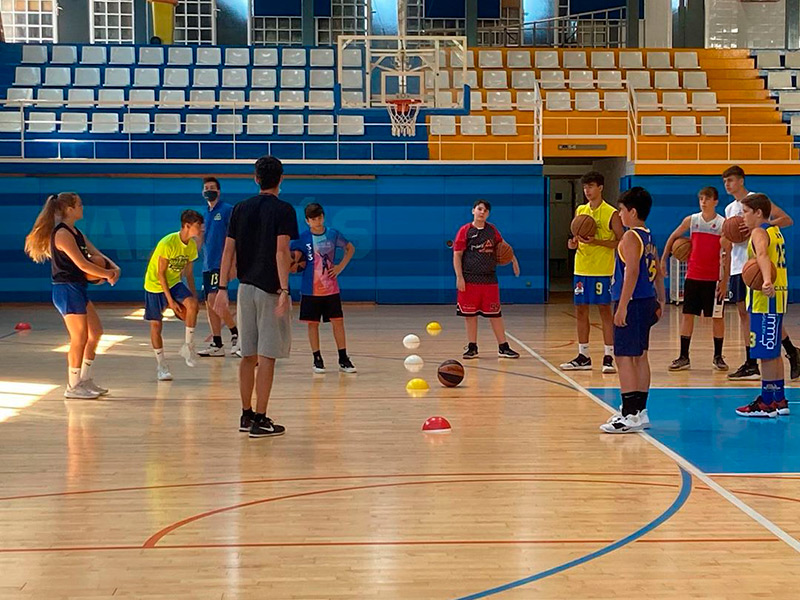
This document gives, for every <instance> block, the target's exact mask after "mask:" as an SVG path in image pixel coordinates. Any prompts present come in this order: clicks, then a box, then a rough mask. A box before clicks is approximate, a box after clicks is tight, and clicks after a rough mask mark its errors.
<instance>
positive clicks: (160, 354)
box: [153, 348, 164, 367]
mask: <svg viewBox="0 0 800 600" xmlns="http://www.w3.org/2000/svg"><path fill="white" fill-rule="evenodd" d="M153 352H155V353H156V360H157V361H158V366H159V367H160V366H161V365H163V364H164V349H163V348H153Z"/></svg>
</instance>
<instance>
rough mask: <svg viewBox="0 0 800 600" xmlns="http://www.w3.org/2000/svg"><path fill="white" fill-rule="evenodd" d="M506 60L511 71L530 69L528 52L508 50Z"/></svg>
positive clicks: (529, 54)
mask: <svg viewBox="0 0 800 600" xmlns="http://www.w3.org/2000/svg"><path fill="white" fill-rule="evenodd" d="M507 60H508V66H509V67H510V68H512V69H530V68H531V53H530V51H528V50H509V51H508V57H507Z"/></svg>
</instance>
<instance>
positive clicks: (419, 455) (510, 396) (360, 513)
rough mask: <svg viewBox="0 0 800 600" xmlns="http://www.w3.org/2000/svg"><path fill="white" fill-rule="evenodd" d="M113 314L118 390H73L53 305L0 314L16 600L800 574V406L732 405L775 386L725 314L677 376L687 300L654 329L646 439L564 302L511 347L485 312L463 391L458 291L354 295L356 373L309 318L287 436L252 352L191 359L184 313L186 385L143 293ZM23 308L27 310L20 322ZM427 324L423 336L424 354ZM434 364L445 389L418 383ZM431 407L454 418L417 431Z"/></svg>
mask: <svg viewBox="0 0 800 600" xmlns="http://www.w3.org/2000/svg"><path fill="white" fill-rule="evenodd" d="M100 310H101V317H102V319H103V322H104V325H105V332H106V336H105V338H104V343H103V344H102V346H101V347H103V348H105V350H104V354H103V355H101V356H99V357H98V360H97V363H96V367H95V375H96V378H97V380H98V381H99V382H101V383H102V384H104V385H107V386H108V387H110V388H112V393H111V395H110V396H108V397H107V398H106V399H103V400H92V401H83V400H81V401H76V400H65V399H64V398H63V387H61V386H62V383H63V382H62V379H63V377H62V371H63V364H64V354H63V353H62V350H63V349H62V348H61V346H62V344H64V341H65V335H64V331H63V325H62V323H61V320H60V318H59V316H58V314H57V312H56V311H55V310H54V309H53V308H52V307H51V306H45V305H26V306H17V307H13V306H8V307H4V308H3V309H2V311H0V315H2V318H0V322H2V324H3V325H2V327H3V332H2V335H3V336H4V337H3V338H2V340H1V343H2V345H3V346H4V349H5V353H4V354H5V367H6V368H5V369H4V376H3V377H2V379H3V380H4V381H3V382H2V384H0V385H2V389H0V393H2V395H1V396H0V420H2V423H0V431H1V432H2V436H1V437H0V440H2V442H0V461H1V463H2V465H3V467H2V471H3V474H2V480H3V486H2V498H0V506H2V509H3V513H4V515H5V518H4V519H2V521H0V528H2V529H0V540H2V542H1V543H0V544H1V547H0V569H2V572H3V577H2V579H1V580H0V581H1V582H2V583H1V584H0V596H2V597H3V598H76V597H110V596H114V597H129V598H147V597H170V598H237V597H245V596H247V597H250V596H256V595H258V596H264V597H274V598H430V599H456V598H461V599H463V598H483V597H490V596H495V595H496V596H498V597H507V598H565V597H571V598H593V599H594V598H598V599H599V598H641V597H642V595H643V594H645V593H646V594H647V596H648V597H651V598H690V597H697V598H712V597H725V598H752V597H755V596H757V595H764V596H769V597H773V598H792V597H795V595H796V592H795V585H794V584H795V583H796V582H797V581H798V578H800V564H798V560H797V558H796V554H795V552H796V551H798V550H800V543H799V542H798V541H797V539H796V538H797V537H798V536H800V526H798V522H797V519H796V515H797V503H798V502H800V454H799V453H798V451H797V447H798V444H797V440H798V437H800V425H797V422H796V421H795V419H797V418H798V417H796V416H793V417H789V418H779V419H769V420H767V419H765V420H763V421H762V420H746V419H740V418H737V417H736V416H735V414H734V413H733V409H734V408H735V407H736V406H737V405H740V404H742V403H744V402H745V401H747V400H749V399H750V398H751V396H752V395H753V394H755V393H756V389H755V388H756V386H757V385H758V382H754V383H751V384H744V385H738V386H736V385H729V384H728V382H727V380H726V378H725V376H724V374H718V373H712V372H711V367H710V354H711V352H710V337H711V336H710V331H709V330H708V328H707V327H706V326H705V325H701V326H700V327H698V328H697V331H696V333H695V336H694V339H695V345H694V347H693V349H692V359H693V370H691V371H685V372H681V373H678V374H675V373H668V372H667V371H666V366H667V364H668V363H669V361H670V360H672V359H673V358H674V355H675V354H676V352H677V346H676V342H673V340H677V337H678V336H677V328H678V318H679V314H678V310H677V309H676V308H674V307H670V308H669V309H668V311H667V313H668V316H667V318H666V319H665V320H664V321H663V322H662V323H661V324H659V325H658V326H657V328H656V329H655V330H654V342H653V346H652V353H651V354H652V361H651V362H652V365H653V382H654V388H655V389H654V390H653V391H652V393H651V399H650V403H649V408H650V414H651V420H652V422H653V427H652V429H651V430H650V431H649V434H639V435H628V436H608V435H604V434H602V433H600V431H599V430H598V425H599V424H600V423H602V422H603V421H604V420H605V419H606V418H607V417H608V416H609V414H610V410H611V408H612V407H614V406H616V403H617V401H618V400H617V399H618V396H617V391H616V386H617V377H616V376H614V375H605V376H603V375H601V374H600V373H599V370H597V371H595V372H579V373H573V374H571V375H569V376H566V375H562V374H560V373H559V372H558V371H557V369H556V368H555V367H554V366H553V365H557V364H559V363H560V362H562V361H564V360H567V359H569V358H570V357H571V356H572V355H573V354H574V347H575V340H574V320H573V317H572V307H571V306H570V305H569V304H559V303H553V304H550V305H547V306H508V307H507V308H506V310H505V314H506V325H507V329H508V333H509V338H510V341H511V343H512V346H513V347H515V348H516V349H517V350H519V351H520V352H521V353H522V358H520V359H519V360H517V361H509V360H498V359H497V358H496V357H495V356H494V355H495V346H494V343H493V337H492V336H491V333H490V330H489V328H488V327H486V323H482V324H481V325H482V327H481V330H480V340H479V343H480V349H481V351H482V357H481V358H480V359H478V360H475V361H471V362H470V361H463V362H465V363H466V379H465V381H464V382H463V383H462V384H461V385H460V386H459V387H456V388H443V387H441V386H440V385H439V384H438V382H437V381H436V374H435V369H436V366H437V365H438V364H439V363H440V362H442V361H443V360H445V359H448V358H457V359H458V358H460V354H461V349H462V346H463V343H464V341H463V340H464V333H463V329H462V328H463V323H462V322H461V320H460V319H458V318H457V317H455V316H454V315H453V309H452V307H449V306H420V307H410V306H404V307H398V306H374V305H348V306H346V308H345V313H346V323H347V328H348V336H349V340H348V348H349V350H350V354H351V356H352V358H353V361H354V363H355V364H356V366H357V367H358V370H359V372H358V374H356V375H344V374H339V373H337V372H328V373H327V374H325V375H313V374H312V373H311V363H310V353H309V352H308V350H307V342H306V339H305V331H304V328H302V326H301V325H300V324H298V323H297V322H295V325H294V343H293V351H292V357H291V359H289V360H286V361H282V362H281V363H280V365H279V367H278V374H277V379H276V386H275V389H274V393H273V397H272V400H271V403H270V409H269V413H270V415H271V416H272V417H273V418H274V419H275V420H276V422H278V423H281V424H283V425H285V426H286V427H287V433H286V435H285V436H283V437H279V438H273V439H267V440H253V439H249V438H248V437H247V435H245V434H240V433H238V432H237V419H238V415H239V410H240V406H239V400H238V390H237V377H236V369H237V359H235V358H231V357H226V358H223V359H220V358H209V359H204V361H203V362H202V363H201V364H200V365H199V366H198V367H197V368H195V369H189V368H188V367H186V366H185V365H184V364H183V363H182V361H180V360H179V359H178V357H177V349H178V343H179V341H180V339H181V324H180V323H178V322H175V321H174V320H173V321H172V322H168V323H167V324H166V326H165V342H166V351H167V353H168V357H169V358H168V360H169V362H170V366H171V367H172V371H173V374H174V375H175V380H174V381H173V382H168V383H156V381H155V360H154V358H153V355H152V351H151V350H150V347H149V342H148V337H147V334H148V330H147V328H146V326H145V324H144V323H143V322H142V321H141V316H140V314H139V313H138V312H137V310H139V307H138V306H133V305H114V304H110V305H102V306H101V307H100ZM295 310H296V307H295ZM792 314H793V313H790V315H792ZM592 316H593V320H594V319H596V315H595V314H594V313H593V315H592ZM734 317H735V315H734V314H732V313H729V315H728V325H729V334H728V339H727V340H726V350H727V355H728V362H729V363H730V364H731V365H733V364H738V361H739V360H740V358H741V357H740V356H738V353H737V350H738V349H735V346H737V344H736V342H735V339H737V338H735V333H736V332H738V329H737V327H736V323H735V322H734ZM434 319H435V320H437V321H439V322H440V323H441V324H442V327H443V331H442V333H441V334H440V335H438V336H436V337H431V336H429V335H428V334H427V333H426V332H425V325H426V323H427V322H429V321H431V320H434ZM20 321H25V322H30V323H31V325H32V329H31V330H30V331H27V332H20V333H15V332H14V330H13V326H14V324H15V323H17V322H20ZM797 323H798V322H797V319H794V318H790V319H789V323H788V325H789V328H790V330H791V329H792V328H794V329H797ZM203 330H204V328H203V326H201V330H200V331H203ZM593 331H594V332H596V333H594V334H593V336H594V340H593V341H595V342H596V339H597V334H599V331H598V330H597V326H595V328H594V329H593ZM408 333H415V334H417V335H419V336H420V338H421V340H422V344H421V346H420V348H419V349H418V350H416V351H415V352H416V353H418V354H419V355H420V356H421V357H422V358H423V359H424V361H425V367H424V368H423V370H422V371H421V372H420V373H419V374H416V375H414V374H410V373H408V372H407V371H406V370H405V369H404V367H403V359H404V358H405V356H406V355H407V354H409V353H410V351H408V350H406V349H405V348H404V347H403V345H402V339H403V337H404V336H405V335H406V334H408ZM707 339H708V342H706V341H705V340H707ZM322 340H323V341H322V346H323V355H327V356H332V352H333V351H332V339H331V338H330V333H329V331H327V329H324V330H323V336H322ZM596 346H597V343H595V347H596ZM706 355H707V356H706ZM414 376H421V377H423V378H425V379H426V380H427V381H428V383H429V384H430V390H429V391H428V392H427V393H424V394H422V395H419V396H417V397H414V396H411V395H410V394H409V393H408V392H406V390H405V384H406V382H407V381H408V380H409V379H410V378H411V377H414ZM789 398H790V400H792V399H796V398H797V396H796V395H795V394H793V390H792V391H790V392H789ZM792 408H793V409H794V408H795V407H794V406H793V407H792ZM434 415H440V416H444V417H446V418H447V419H448V420H449V421H450V423H451V424H452V431H451V432H450V433H446V434H426V433H423V432H422V430H421V427H422V423H423V422H424V421H425V420H426V419H427V418H428V417H430V416H434ZM765 573H769V576H765ZM87 590H91V592H89V591H87Z"/></svg>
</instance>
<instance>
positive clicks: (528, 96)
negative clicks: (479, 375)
mask: <svg viewBox="0 0 800 600" xmlns="http://www.w3.org/2000/svg"><path fill="white" fill-rule="evenodd" d="M535 108H536V92H528V91H520V92H517V109H518V110H534V109H535Z"/></svg>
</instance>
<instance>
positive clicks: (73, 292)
mask: <svg viewBox="0 0 800 600" xmlns="http://www.w3.org/2000/svg"><path fill="white" fill-rule="evenodd" d="M53 304H54V305H55V307H56V308H57V309H58V312H60V313H61V316H64V315H85V314H86V305H87V304H89V293H88V292H87V289H86V284H85V283H54V284H53Z"/></svg>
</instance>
